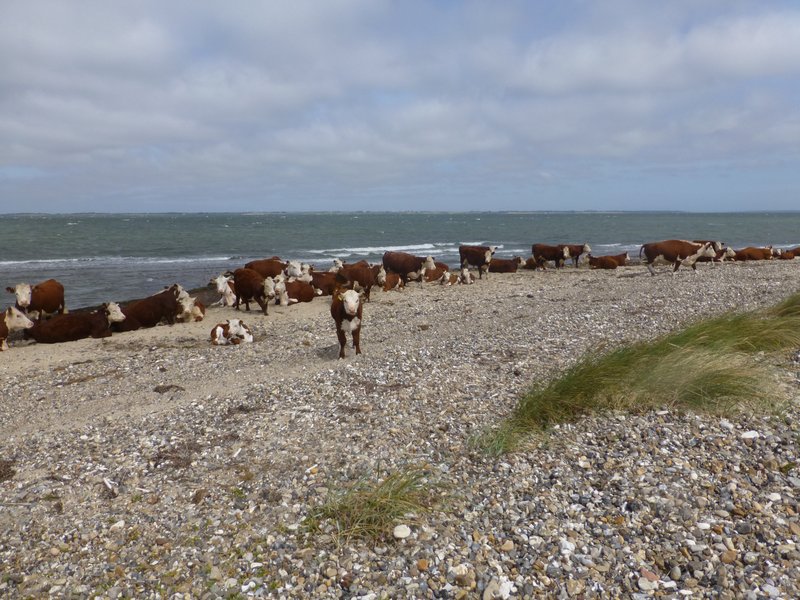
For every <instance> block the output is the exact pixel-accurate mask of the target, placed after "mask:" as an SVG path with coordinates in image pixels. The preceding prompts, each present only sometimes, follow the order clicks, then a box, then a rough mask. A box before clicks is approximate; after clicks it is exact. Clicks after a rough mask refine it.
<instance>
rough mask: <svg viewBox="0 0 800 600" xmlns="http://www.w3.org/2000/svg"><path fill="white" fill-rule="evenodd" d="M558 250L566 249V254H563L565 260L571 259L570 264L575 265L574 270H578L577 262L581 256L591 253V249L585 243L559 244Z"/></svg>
mask: <svg viewBox="0 0 800 600" xmlns="http://www.w3.org/2000/svg"><path fill="white" fill-rule="evenodd" d="M558 247H559V248H566V249H567V250H568V254H565V255H564V257H565V258H571V259H572V264H573V265H575V268H576V269H577V268H578V262H579V260H580V258H581V254H584V253H586V254H589V252H591V251H592V249H591V247H590V246H589V244H587V243H583V244H559V245H558Z"/></svg>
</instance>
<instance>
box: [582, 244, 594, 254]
mask: <svg viewBox="0 0 800 600" xmlns="http://www.w3.org/2000/svg"><path fill="white" fill-rule="evenodd" d="M591 251H592V248H591V246H589V244H584V245H583V252H584V253H586V254H589V252H591Z"/></svg>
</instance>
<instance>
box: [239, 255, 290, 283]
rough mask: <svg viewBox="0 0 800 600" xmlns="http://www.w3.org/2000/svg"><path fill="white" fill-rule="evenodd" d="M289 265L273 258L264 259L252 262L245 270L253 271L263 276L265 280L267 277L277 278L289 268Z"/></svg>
mask: <svg viewBox="0 0 800 600" xmlns="http://www.w3.org/2000/svg"><path fill="white" fill-rule="evenodd" d="M288 264H289V263H286V262H283V261H282V260H280V259H278V258H275V257H272V258H262V259H260V260H252V261H250V262H249V263H247V264H246V265H245V266H244V268H245V269H251V270H253V271H255V272H256V273H258V274H259V275H261V276H262V277H264V278H267V277H277V276H278V275H280V274H281V273H283V270H284V269H285V268H286V267H287V266H288Z"/></svg>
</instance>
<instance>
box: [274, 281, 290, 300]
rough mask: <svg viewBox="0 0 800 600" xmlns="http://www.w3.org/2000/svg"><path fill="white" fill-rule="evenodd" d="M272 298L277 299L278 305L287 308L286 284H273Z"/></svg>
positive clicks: (280, 282)
mask: <svg viewBox="0 0 800 600" xmlns="http://www.w3.org/2000/svg"><path fill="white" fill-rule="evenodd" d="M273 297H276V298H278V304H280V305H281V306H289V292H287V291H286V283H285V282H284V281H283V280H281V281H279V282H278V283H276V284H275V287H274V292H273Z"/></svg>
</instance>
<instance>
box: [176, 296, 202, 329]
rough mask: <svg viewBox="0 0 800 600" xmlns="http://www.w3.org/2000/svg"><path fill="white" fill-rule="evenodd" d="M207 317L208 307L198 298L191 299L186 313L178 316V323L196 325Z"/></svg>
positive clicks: (185, 310)
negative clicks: (193, 323) (192, 323)
mask: <svg viewBox="0 0 800 600" xmlns="http://www.w3.org/2000/svg"><path fill="white" fill-rule="evenodd" d="M205 316H206V305H205V304H203V303H202V302H200V300H198V299H197V298H189V304H188V305H187V306H186V308H185V309H184V311H183V312H182V313H181V314H180V315H178V317H177V318H176V320H177V321H179V322H181V323H191V322H192V321H194V322H195V323H197V322H200V321H202V320H203V319H204V318H205Z"/></svg>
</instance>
